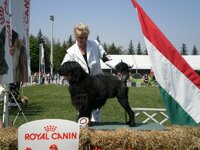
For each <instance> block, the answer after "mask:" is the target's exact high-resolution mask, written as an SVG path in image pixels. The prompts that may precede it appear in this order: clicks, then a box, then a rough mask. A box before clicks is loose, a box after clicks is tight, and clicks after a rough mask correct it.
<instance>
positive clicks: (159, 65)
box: [144, 37, 200, 123]
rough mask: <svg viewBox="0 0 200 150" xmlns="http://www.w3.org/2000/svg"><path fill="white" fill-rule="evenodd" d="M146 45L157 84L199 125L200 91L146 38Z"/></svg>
mask: <svg viewBox="0 0 200 150" xmlns="http://www.w3.org/2000/svg"><path fill="white" fill-rule="evenodd" d="M144 38H145V37H144ZM145 43H146V47H147V49H148V53H149V56H150V60H151V62H152V68H153V71H154V74H155V76H156V80H157V82H158V83H159V84H160V86H161V87H162V88H164V89H165V90H166V91H167V92H168V94H169V95H171V96H172V97H173V98H174V99H175V100H176V101H177V102H178V103H179V105H180V106H182V108H183V109H184V110H185V111H186V112H187V113H188V114H189V115H190V116H191V117H192V118H193V119H194V120H195V121H196V122H197V123H199V122H200V115H199V114H200V109H199V106H200V90H199V89H198V88H197V87H196V86H195V85H194V84H193V82H191V81H190V80H189V79H188V78H187V77H186V76H185V75H184V74H182V72H180V71H179V70H178V69H177V68H176V67H175V66H174V65H173V64H172V63H171V62H170V61H169V60H168V59H166V58H165V57H164V56H163V55H162V54H161V53H160V52H159V51H158V50H157V49H156V48H155V47H154V45H153V44H152V43H151V42H150V41H149V40H148V39H146V38H145Z"/></svg>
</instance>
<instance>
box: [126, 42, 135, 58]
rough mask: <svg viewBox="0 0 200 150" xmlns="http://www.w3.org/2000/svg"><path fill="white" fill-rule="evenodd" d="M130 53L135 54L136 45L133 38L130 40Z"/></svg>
mask: <svg viewBox="0 0 200 150" xmlns="http://www.w3.org/2000/svg"><path fill="white" fill-rule="evenodd" d="M128 54H130V55H134V54H135V49H134V45H133V42H132V40H130V43H129V47H128Z"/></svg>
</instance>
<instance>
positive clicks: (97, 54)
mask: <svg viewBox="0 0 200 150" xmlns="http://www.w3.org/2000/svg"><path fill="white" fill-rule="evenodd" d="M89 34H90V31H89V28H88V26H87V25H85V24H83V23H79V24H77V25H76V26H75V27H74V38H75V40H76V42H75V44H74V45H72V46H71V47H70V48H69V49H67V53H66V55H65V57H64V59H63V61H62V64H63V63H64V62H67V61H76V62H78V63H79V64H80V65H81V66H82V68H83V69H84V70H85V71H86V72H87V73H88V74H90V75H96V74H100V73H103V71H102V70H101V64H100V60H102V61H103V62H104V63H105V64H107V65H108V66H109V67H111V68H114V67H115V66H116V65H117V63H118V62H115V61H114V60H112V59H111V58H110V56H109V55H108V54H107V53H106V51H105V50H104V48H103V47H102V46H101V45H100V43H99V42H98V41H96V40H88V36H89ZM100 113H101V111H100V110H99V109H98V110H94V111H93V112H92V116H91V121H94V122H100V121H101V119H100Z"/></svg>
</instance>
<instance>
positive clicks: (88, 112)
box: [76, 110, 92, 125]
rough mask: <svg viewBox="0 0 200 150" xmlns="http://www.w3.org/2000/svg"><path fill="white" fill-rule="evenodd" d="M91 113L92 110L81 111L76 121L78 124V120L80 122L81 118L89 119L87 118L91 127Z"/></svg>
mask: <svg viewBox="0 0 200 150" xmlns="http://www.w3.org/2000/svg"><path fill="white" fill-rule="evenodd" d="M91 112H92V111H91V110H84V111H82V110H79V112H78V116H77V119H76V121H77V122H78V120H79V119H80V118H81V117H87V118H88V119H89V125H90V120H91V114H92V113H91Z"/></svg>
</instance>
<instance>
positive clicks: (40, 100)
mask: <svg viewBox="0 0 200 150" xmlns="http://www.w3.org/2000/svg"><path fill="white" fill-rule="evenodd" d="M21 95H24V96H27V97H28V98H29V101H28V106H27V107H24V108H23V112H24V114H25V115H26V117H27V119H28V121H33V120H38V119H53V118H54V119H68V120H72V121H75V119H76V116H77V112H76V110H75V108H74V107H73V106H72V104H71V100H70V95H69V92H68V89H67V86H63V85H33V86H27V87H22V88H21ZM129 103H130V105H131V107H135V108H136V107H139V108H141V107H142V108H164V106H163V103H162V100H161V96H160V93H159V90H158V88H157V87H138V88H134V87H129ZM0 108H1V109H3V107H2V105H1V106H0ZM17 113H18V109H15V108H12V109H9V124H10V126H11V125H12V122H13V121H14V118H15V116H16V115H17ZM0 115H2V111H0ZM102 121H105V122H107V121H122V122H124V121H125V113H124V110H123V108H122V107H121V106H120V104H119V103H118V102H117V100H116V99H115V98H114V99H110V100H108V101H107V103H106V105H105V106H103V108H102ZM23 123H24V120H23V117H22V115H20V116H19V117H18V119H17V121H16V123H15V127H19V126H20V125H21V124H23Z"/></svg>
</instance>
